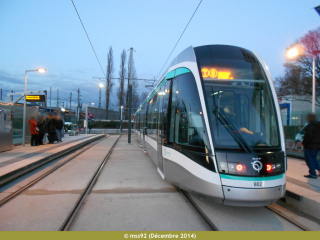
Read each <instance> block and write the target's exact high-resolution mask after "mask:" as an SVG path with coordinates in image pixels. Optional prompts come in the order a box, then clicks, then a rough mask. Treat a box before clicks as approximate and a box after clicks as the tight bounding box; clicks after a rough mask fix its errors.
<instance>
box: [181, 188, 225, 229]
mask: <svg viewBox="0 0 320 240" xmlns="http://www.w3.org/2000/svg"><path fill="white" fill-rule="evenodd" d="M178 191H180V192H181V193H182V194H183V195H184V196H185V197H186V198H187V199H188V201H189V202H190V203H191V205H192V206H193V207H194V208H195V209H196V211H197V212H198V213H199V215H200V216H201V217H202V218H203V220H204V221H205V222H206V223H207V224H208V226H209V228H210V229H211V231H219V229H218V228H217V226H216V225H215V224H214V223H213V222H212V221H211V220H210V218H209V217H208V216H207V215H206V214H205V213H204V212H203V211H202V209H201V208H200V207H199V206H198V204H197V203H196V202H195V201H194V200H193V199H192V198H191V196H190V195H189V193H188V192H187V191H185V190H183V189H180V188H179V189H178Z"/></svg>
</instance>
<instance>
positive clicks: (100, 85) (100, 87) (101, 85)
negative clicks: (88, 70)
mask: <svg viewBox="0 0 320 240" xmlns="http://www.w3.org/2000/svg"><path fill="white" fill-rule="evenodd" d="M102 88H103V84H102V83H100V84H99V106H98V108H101V89H102Z"/></svg>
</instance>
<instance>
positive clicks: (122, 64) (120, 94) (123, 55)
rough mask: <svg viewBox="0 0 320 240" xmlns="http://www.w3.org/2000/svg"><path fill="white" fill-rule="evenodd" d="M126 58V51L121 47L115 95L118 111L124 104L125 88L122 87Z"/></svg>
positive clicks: (125, 71) (125, 73)
mask: <svg viewBox="0 0 320 240" xmlns="http://www.w3.org/2000/svg"><path fill="white" fill-rule="evenodd" d="M126 60H127V53H126V51H125V50H124V49H123V51H122V53H121V60H120V70H119V78H120V79H119V84H120V86H119V89H118V92H117V96H118V100H119V111H121V109H120V108H121V106H124V103H125V101H124V100H125V94H126V92H125V89H124V85H125V78H126V76H127V69H126Z"/></svg>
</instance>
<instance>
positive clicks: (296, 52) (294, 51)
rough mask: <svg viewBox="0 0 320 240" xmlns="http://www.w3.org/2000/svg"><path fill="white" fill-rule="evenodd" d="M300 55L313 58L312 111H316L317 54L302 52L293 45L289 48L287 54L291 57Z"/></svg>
mask: <svg viewBox="0 0 320 240" xmlns="http://www.w3.org/2000/svg"><path fill="white" fill-rule="evenodd" d="M298 55H304V56H306V57H311V58H312V112H313V113H315V112H316V70H315V69H316V56H311V55H307V54H303V53H300V51H299V49H298V48H297V47H293V48H291V49H289V50H288V52H287V56H288V57H289V58H294V57H296V56H298Z"/></svg>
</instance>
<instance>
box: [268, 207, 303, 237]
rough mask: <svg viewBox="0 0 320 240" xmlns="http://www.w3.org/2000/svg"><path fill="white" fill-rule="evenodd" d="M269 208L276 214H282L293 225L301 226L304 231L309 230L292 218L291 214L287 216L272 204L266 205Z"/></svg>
mask: <svg viewBox="0 0 320 240" xmlns="http://www.w3.org/2000/svg"><path fill="white" fill-rule="evenodd" d="M266 208H267V209H269V210H270V211H272V212H274V213H275V214H277V215H279V216H281V217H282V218H284V219H286V220H287V221H289V222H291V223H292V224H293V225H295V226H297V227H298V228H300V229H301V230H303V231H309V229H308V228H306V227H304V226H302V225H301V224H300V223H297V222H296V221H295V220H294V219H292V218H291V217H289V216H286V215H285V214H283V213H282V212H281V211H280V210H278V209H277V208H275V207H273V206H272V205H271V206H266Z"/></svg>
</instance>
